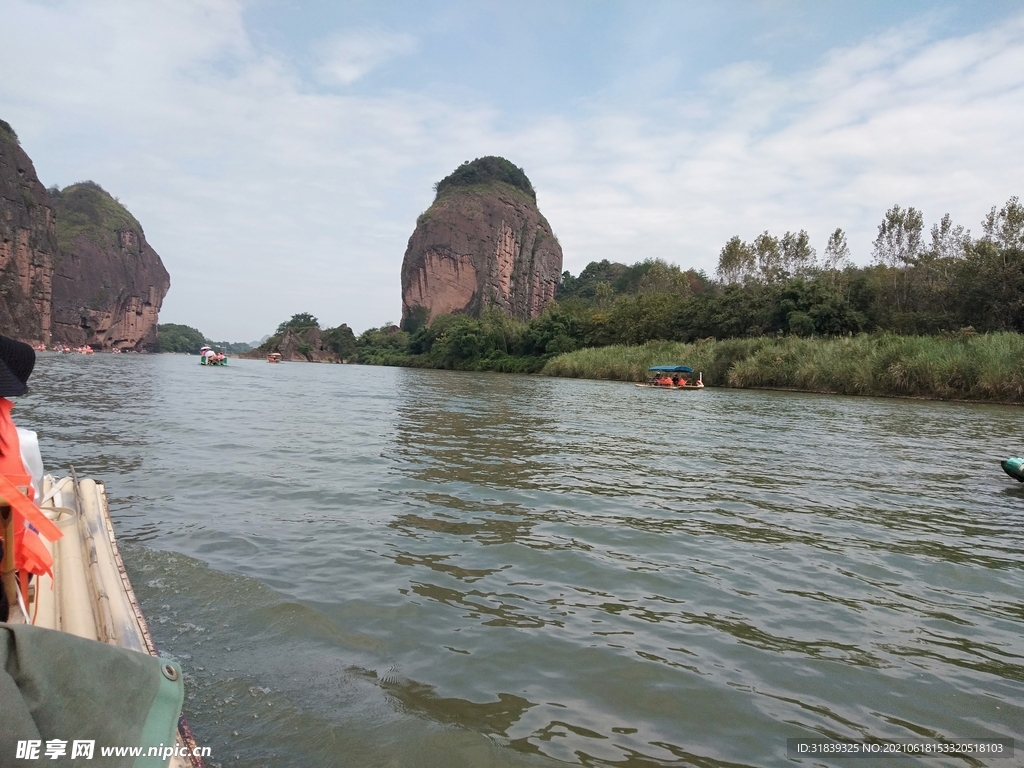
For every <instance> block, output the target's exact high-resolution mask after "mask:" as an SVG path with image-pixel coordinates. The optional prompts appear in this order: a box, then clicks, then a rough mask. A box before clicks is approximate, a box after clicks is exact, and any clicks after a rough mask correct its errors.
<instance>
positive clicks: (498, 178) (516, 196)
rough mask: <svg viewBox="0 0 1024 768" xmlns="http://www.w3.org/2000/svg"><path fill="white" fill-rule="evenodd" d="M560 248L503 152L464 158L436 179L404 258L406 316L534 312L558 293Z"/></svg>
mask: <svg viewBox="0 0 1024 768" xmlns="http://www.w3.org/2000/svg"><path fill="white" fill-rule="evenodd" d="M561 274H562V248H561V246H560V245H559V244H558V241H557V240H556V239H555V236H554V233H553V232H552V231H551V226H550V225H549V224H548V222H547V219H545V218H544V216H542V215H541V213H540V211H539V210H538V209H537V197H536V194H535V193H534V190H533V186H532V185H531V184H530V181H529V179H528V178H527V177H526V174H525V173H523V171H522V169H520V168H517V167H516V166H514V165H512V163H510V162H509V161H508V160H505V159H504V158H500V157H483V158H478V159H477V160H474V161H473V162H471V163H469V162H467V163H464V164H463V165H462V166H460V167H459V168H457V169H456V170H455V172H454V173H452V174H451V175H450V176H448V177H446V178H445V179H443V180H442V181H440V182H439V183H438V184H437V196H436V197H435V199H434V202H433V204H432V205H431V206H430V208H428V209H427V210H426V211H425V212H424V213H423V214H421V215H420V217H419V219H417V221H416V230H415V231H414V232H413V233H412V237H410V238H409V245H408V247H407V248H406V251H405V259H404V261H403V262H402V322H403V324H404V325H408V322H409V321H410V320H415V321H417V322H422V321H423V320H426V321H428V322H429V319H430V318H433V317H437V316H438V315H442V314H447V313H451V312H464V313H467V314H470V315H473V316H479V315H480V312H481V311H482V310H483V309H484V308H485V307H492V306H493V307H500V308H501V309H503V310H505V311H506V312H508V313H509V314H510V315H511V316H512V317H515V318H517V319H519V320H529V319H530V318H532V317H536V316H537V315H539V314H540V313H541V312H542V311H543V310H544V307H545V306H546V305H547V304H548V302H549V301H551V300H552V299H553V298H554V296H555V290H556V288H557V287H558V282H559V279H560V278H561Z"/></svg>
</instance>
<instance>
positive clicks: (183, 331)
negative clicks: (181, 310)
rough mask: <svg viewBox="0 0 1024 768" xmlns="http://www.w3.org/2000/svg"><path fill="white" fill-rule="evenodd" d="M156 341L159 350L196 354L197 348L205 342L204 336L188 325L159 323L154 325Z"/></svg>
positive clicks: (197, 352)
mask: <svg viewBox="0 0 1024 768" xmlns="http://www.w3.org/2000/svg"><path fill="white" fill-rule="evenodd" d="M156 343H157V348H158V349H159V350H160V351H161V352H184V353H188V354H190V355H197V354H199V348H200V347H202V346H203V345H204V344H206V337H205V336H203V334H201V333H200V332H199V331H197V330H196V329H195V328H193V327H191V326H188V325H178V324H177V323H161V324H160V325H158V326H157V327H156Z"/></svg>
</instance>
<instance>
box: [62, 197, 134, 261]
mask: <svg viewBox="0 0 1024 768" xmlns="http://www.w3.org/2000/svg"><path fill="white" fill-rule="evenodd" d="M48 191H49V193H50V198H51V199H52V200H53V207H54V210H55V211H56V213H57V244H58V245H59V246H60V249H61V250H62V251H64V252H67V253H70V252H71V251H72V250H73V243H74V241H75V238H77V237H78V236H79V235H85V236H86V237H88V238H89V239H90V240H92V241H93V242H94V243H95V244H96V245H98V246H100V247H101V248H104V247H113V248H117V247H119V243H118V239H117V238H118V234H117V233H118V232H120V231H123V230H135V231H136V232H139V233H141V232H142V225H141V224H139V222H138V220H137V219H136V218H135V217H134V216H132V215H131V214H130V213H129V212H128V209H127V208H125V207H124V206H123V205H121V203H120V201H119V200H118V199H117V198H115V197H113V196H112V195H111V194H110V193H109V192H107V191H106V190H105V189H103V187H101V186H100V185H99V184H97V183H96V182H95V181H80V182H78V183H77V184H72V185H71V186H69V187H64V189H57V188H56V187H50V189H49V190H48Z"/></svg>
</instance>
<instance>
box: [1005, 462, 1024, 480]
mask: <svg viewBox="0 0 1024 768" xmlns="http://www.w3.org/2000/svg"><path fill="white" fill-rule="evenodd" d="M999 466H1001V467H1002V468H1003V472H1005V473H1006V474H1008V475H1009V476H1010V477H1012V478H1013V479H1014V480H1016V481H1017V482H1018V483H1024V459H1022V458H1019V457H1018V458H1010V459H1006V460H1004V461H1003V462H1002V463H1001V464H1000V465H999Z"/></svg>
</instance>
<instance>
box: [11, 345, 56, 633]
mask: <svg viewBox="0 0 1024 768" xmlns="http://www.w3.org/2000/svg"><path fill="white" fill-rule="evenodd" d="M35 364H36V353H35V351H34V350H33V349H32V347H31V346H29V345H28V344H25V343H23V342H20V341H15V340H14V339H11V338H8V337H6V336H0V497H2V498H3V500H4V502H5V503H6V506H7V510H6V513H5V514H6V515H9V516H10V517H9V518H8V521H9V522H10V525H9V526H8V525H7V524H6V523H7V522H8V521H4V522H5V524H4V525H0V562H2V563H3V566H2V568H0V571H2V572H0V576H2V579H0V621H6V620H7V618H8V614H9V610H10V605H11V603H12V602H14V601H18V600H19V598H20V599H21V601H24V598H25V595H27V593H28V583H29V578H30V577H31V576H32V575H35V576H42V575H43V574H48V575H51V576H52V574H53V570H52V568H53V557H52V556H51V555H50V553H49V552H48V551H47V549H46V545H45V544H44V543H43V542H42V540H41V539H40V535H43V536H45V537H46V538H47V539H49V540H50V541H56V540H57V539H59V538H61V536H62V534H61V532H60V529H58V528H57V526H55V525H54V524H53V522H51V521H50V520H49V519H47V518H46V517H45V516H43V514H42V513H41V512H40V511H39V509H38V505H39V501H40V494H41V493H42V487H41V484H42V474H43V462H42V458H41V457H40V456H39V448H38V442H37V438H36V434H35V432H30V431H28V430H19V429H18V428H17V427H16V426H15V425H14V420H13V419H12V418H11V410H12V409H13V408H14V403H12V402H11V401H10V400H9V399H8V398H11V397H18V396H20V395H24V394H26V393H27V392H28V377H29V376H30V375H32V369H33V368H34V367H35ZM19 433H20V434H19ZM22 488H24V489H25V491H24V493H23V492H22V491H21V489H22ZM30 499H31V500H34V501H35V504H33V503H32V501H30ZM7 530H11V531H13V539H14V541H13V542H12V541H6V540H5V539H6V532H7ZM2 553H7V556H6V557H4V555H3V554H2ZM11 553H13V557H12V556H11ZM19 592H20V595H19Z"/></svg>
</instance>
